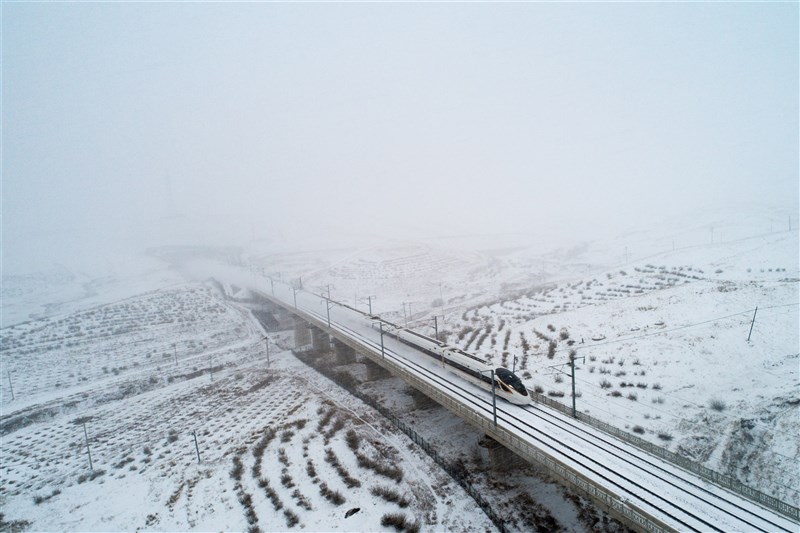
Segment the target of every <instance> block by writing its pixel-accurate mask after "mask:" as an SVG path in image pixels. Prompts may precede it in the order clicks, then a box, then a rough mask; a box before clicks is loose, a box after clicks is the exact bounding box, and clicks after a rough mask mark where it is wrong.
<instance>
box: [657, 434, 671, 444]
mask: <svg viewBox="0 0 800 533" xmlns="http://www.w3.org/2000/svg"><path fill="white" fill-rule="evenodd" d="M658 438H659V439H661V440H663V441H665V442H669V441H671V440H672V435H670V434H669V433H659V434H658Z"/></svg>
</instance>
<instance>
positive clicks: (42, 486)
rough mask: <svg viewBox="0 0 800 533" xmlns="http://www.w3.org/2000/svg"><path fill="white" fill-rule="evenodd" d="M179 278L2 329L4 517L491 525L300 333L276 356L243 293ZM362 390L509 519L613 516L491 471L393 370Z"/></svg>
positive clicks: (541, 483)
mask: <svg viewBox="0 0 800 533" xmlns="http://www.w3.org/2000/svg"><path fill="white" fill-rule="evenodd" d="M67 279H69V278H67ZM117 281H118V282H120V283H122V281H123V280H121V279H120V280H117ZM172 281H174V280H171V281H170V283H169V284H168V286H167V287H164V288H162V289H160V290H159V289H156V288H155V285H157V284H154V285H151V286H150V287H149V289H150V290H148V291H146V292H143V293H141V294H139V295H136V296H129V297H125V298H122V299H119V300H115V301H112V302H108V303H103V304H99V305H95V304H96V302H97V300H96V299H94V298H90V299H87V300H86V302H87V305H86V307H87V308H85V309H83V310H75V311H72V312H68V313H65V314H58V313H55V314H53V315H52V316H47V317H42V318H34V319H32V320H28V321H25V322H22V323H18V324H16V325H14V326H9V327H7V328H4V330H3V345H2V356H3V371H4V376H3V377H4V381H3V383H2V387H0V392H1V393H2V418H0V439H1V441H0V449H1V450H2V461H1V462H0V480H1V481H0V501H1V502H2V508H3V511H2V513H3V515H2V524H0V525H1V526H2V527H1V529H3V530H12V531H13V530H25V529H29V530H36V531H41V530H61V529H68V530H81V531H118V530H134V529H149V530H161V531H176V530H245V529H249V530H252V531H256V530H264V531H275V530H287V529H304V530H307V531H330V530H349V531H354V530H355V531H365V530H380V529H384V530H386V529H392V528H393V527H394V526H393V524H402V523H404V524H405V525H404V528H405V529H406V530H408V531H414V530H415V529H420V530H433V531H436V530H461V531H463V530H494V525H493V524H492V522H491V521H490V520H489V519H488V518H487V516H486V515H485V514H484V513H483V512H482V511H481V510H480V509H479V508H478V507H477V506H476V504H475V502H474V500H473V499H472V498H471V497H470V496H469V495H468V494H466V492H465V491H464V489H463V488H462V487H461V486H459V484H458V483H456V482H455V481H454V480H453V479H452V478H451V477H449V475H448V474H447V473H446V472H445V471H444V470H442V468H441V467H440V466H439V465H437V464H436V462H434V461H433V460H432V459H431V458H430V457H428V456H427V455H426V454H425V452H424V451H422V449H421V448H420V447H419V446H417V445H416V444H414V443H413V441H412V440H410V439H409V438H408V437H407V436H406V435H405V434H403V433H402V432H400V431H399V430H398V429H396V428H395V427H394V426H392V425H391V424H390V423H389V422H387V420H386V419H385V418H384V417H383V416H381V415H380V414H378V413H377V412H376V411H375V410H374V409H372V408H370V407H369V406H367V405H365V404H364V403H362V402H361V401H359V400H357V399H355V398H354V397H352V396H350V395H349V394H348V393H346V392H345V391H344V390H343V389H342V388H340V387H339V386H337V385H336V384H334V383H333V382H331V381H329V380H328V379H326V378H324V377H322V376H321V375H319V374H317V373H316V372H315V371H313V370H311V369H310V368H309V367H308V366H306V365H304V364H303V363H301V362H300V361H299V360H298V359H297V358H296V357H295V356H294V355H293V354H292V353H291V352H290V351H288V350H287V348H289V347H291V346H292V336H291V332H275V333H271V334H270V338H271V343H272V345H271V357H270V362H269V364H268V362H267V359H266V357H265V353H264V352H265V346H264V341H263V336H264V331H263V329H262V328H261V327H260V326H259V325H258V323H257V322H256V321H255V319H254V318H253V316H252V315H251V314H250V312H249V310H248V309H247V308H246V307H244V306H243V305H241V304H237V303H235V302H232V301H230V300H229V299H227V298H226V297H225V296H224V295H223V294H222V292H221V291H220V290H219V285H217V284H214V283H209V282H184V283H181V284H174V283H172ZM59 283H63V279H61V278H59V279H58V280H56V281H53V280H51V288H52V290H53V291H56V292H59V291H60V292H59V294H61V295H64V296H67V297H71V296H72V293H71V292H70V290H68V289H69V287H66V288H65V287H61V288H60V289H59ZM122 284H124V283H122ZM140 286H141V285H140ZM106 296H108V297H110V294H109V295H106ZM32 302H33V305H32V308H33V309H38V303H37V302H36V301H32ZM72 305H74V306H76V307H80V306H79V305H78V304H77V302H76V301H75V300H72ZM36 312H37V313H38V310H37V311H36ZM356 366H358V365H356ZM351 370H353V372H354V373H355V374H358V369H351ZM12 387H13V392H12ZM370 389H371V390H373V392H374V395H375V397H377V398H380V399H381V401H383V402H385V403H386V404H387V405H388V406H389V407H392V408H395V409H397V411H398V413H402V414H403V416H405V417H407V418H406V421H407V423H410V424H413V425H414V427H417V428H418V430H419V434H420V435H425V438H426V439H428V440H429V441H430V442H433V443H435V444H436V445H437V448H438V449H440V450H441V451H442V454H444V455H446V456H447V457H448V460H452V461H461V464H464V465H466V467H467V468H468V469H469V471H470V478H471V482H472V484H473V486H475V487H478V488H480V490H481V493H482V494H483V495H484V497H485V498H487V499H488V501H491V502H492V506H493V507H494V508H496V509H497V510H498V511H501V510H502V512H504V513H508V515H509V516H511V517H513V518H512V519H511V520H510V521H509V526H510V527H511V528H512V529H518V530H526V529H528V528H530V527H533V526H532V524H537V523H539V524H550V525H552V526H553V527H554V528H556V529H558V528H561V529H562V530H567V531H574V530H581V529H583V528H584V527H587V526H586V525H585V524H590V523H592V522H594V521H597V520H603V519H604V517H603V515H602V514H601V513H597V512H595V511H592V509H591V506H590V505H588V504H587V502H586V501H585V500H583V499H581V498H577V497H576V496H574V495H570V494H568V493H566V492H564V491H563V490H562V489H561V488H559V487H558V486H557V485H555V484H553V483H551V482H548V481H547V480H542V479H540V478H538V477H537V476H535V475H531V474H535V470H533V469H532V468H531V469H522V470H520V471H519V472H517V473H515V474H514V475H513V476H510V477H507V476H504V475H503V474H498V473H496V472H493V471H492V470H490V469H488V468H486V464H485V461H484V460H483V459H482V458H481V457H480V455H479V454H478V453H477V444H476V443H477V440H478V439H479V438H480V434H478V433H477V432H475V431H474V430H472V429H470V428H469V427H468V426H466V425H465V424H464V423H463V422H462V421H460V420H459V419H457V418H455V417H453V416H452V415H450V414H449V413H447V412H446V411H444V410H442V409H441V408H436V407H434V406H431V405H429V404H426V405H423V406H421V407H420V408H419V409H417V408H415V407H414V405H413V404H414V400H413V399H412V396H410V391H409V390H408V388H407V387H406V386H405V385H404V384H403V383H402V382H401V381H399V380H397V379H396V378H390V377H388V378H383V379H380V380H378V381H373V382H372V383H370V384H368V385H366V386H365V390H370ZM445 428H446V431H444V429H445ZM195 438H196V445H195ZM87 440H88V446H87ZM198 455H199V460H198ZM535 494H539V495H541V499H542V502H540V503H533V502H534V500H533V496H532V495H535ZM512 496H513V497H512ZM355 509H358V510H357V511H354V510H355ZM605 520H607V518H605ZM582 524H583V525H582Z"/></svg>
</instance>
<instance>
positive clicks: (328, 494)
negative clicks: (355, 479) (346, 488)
mask: <svg viewBox="0 0 800 533" xmlns="http://www.w3.org/2000/svg"><path fill="white" fill-rule="evenodd" d="M319 493H320V494H322V496H324V497H325V499H326V500H328V501H329V502H331V503H332V504H334V505H342V504H343V503H344V502H345V501H346V500H345V499H344V496H342V494H341V493H340V492H339V491H338V490H331V489H329V488H328V485H327V484H325V483H320V484H319Z"/></svg>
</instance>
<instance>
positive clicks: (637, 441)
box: [261, 293, 800, 531]
mask: <svg viewBox="0 0 800 533" xmlns="http://www.w3.org/2000/svg"><path fill="white" fill-rule="evenodd" d="M261 294H262V295H263V296H264V297H266V298H267V299H269V300H271V301H273V302H274V303H276V304H277V305H280V306H284V307H286V308H287V310H289V311H290V312H292V313H296V314H298V315H302V318H303V320H306V321H308V322H310V323H312V324H314V325H315V326H316V327H318V328H320V329H322V330H323V331H326V332H328V333H330V334H333V331H332V330H329V328H328V327H327V324H325V323H323V322H321V321H319V320H317V319H315V318H314V317H312V316H310V315H308V314H306V313H305V312H303V311H302V310H299V309H295V308H291V307H290V306H288V305H287V304H285V303H284V302H282V301H280V300H278V299H277V298H273V297H270V296H268V295H266V294H263V293H261ZM348 307H349V306H348ZM348 344H349V343H348ZM351 346H352V345H351ZM352 347H353V348H355V349H357V350H358V351H359V353H363V354H365V355H367V356H370V358H371V359H374V357H373V356H374V354H373V353H372V351H373V348H372V347H370V346H368V345H366V344H362V343H358V346H352ZM377 359H378V360H379V361H376V362H378V364H382V362H381V361H383V362H385V360H382V358H381V357H380V354H378V357H377ZM388 364H391V365H392V366H394V367H397V365H394V364H393V363H392V362H391V361H388ZM382 366H386V364H382ZM398 368H399V367H398ZM388 370H389V371H390V372H392V370H391V369H388ZM393 373H394V372H393ZM409 379H415V378H409ZM420 390H421V389H420ZM422 392H425V391H422ZM529 392H530V394H531V395H532V397H533V398H534V399H535V400H536V401H538V402H540V403H542V404H545V405H547V406H549V407H552V408H553V409H555V410H557V411H559V412H561V413H564V414H566V415H568V416H571V414H572V409H571V408H570V407H569V406H567V405H565V404H563V403H561V402H558V401H555V400H553V399H552V398H549V397H547V396H545V395H543V394H539V393H537V392H535V391H532V390H530V389H529ZM426 394H427V393H426ZM429 396H430V395H429ZM437 401H438V400H437ZM440 403H441V402H440ZM442 405H444V404H442ZM444 406H445V407H447V405H444ZM448 409H449V408H448ZM450 410H451V411H452V409H450ZM453 412H455V411H453ZM456 414H459V413H457V412H456ZM576 414H577V419H578V420H579V421H581V422H584V423H586V424H588V425H590V426H592V427H595V428H596V429H599V430H601V431H603V432H605V433H608V434H610V435H613V436H614V437H617V438H619V439H621V440H624V441H626V442H628V443H630V444H632V445H634V446H636V447H638V448H640V449H642V450H644V451H646V452H648V453H651V454H652V455H655V456H656V457H659V458H661V459H664V460H665V461H668V462H670V463H672V464H674V465H676V466H679V467H681V468H683V469H684V470H687V471H689V472H691V473H693V474H696V475H698V476H700V477H702V478H704V479H706V480H708V481H711V482H712V483H714V484H716V485H719V486H721V487H724V488H727V489H729V490H731V491H732V492H735V493H737V494H739V495H740V496H743V497H745V498H747V499H749V500H751V501H754V502H757V503H759V504H761V505H764V506H765V507H768V508H770V509H772V510H773V511H776V512H778V513H780V514H782V515H784V516H786V517H787V518H790V519H792V520H795V521H800V508H798V507H795V506H793V505H791V504H789V503H787V502H784V501H782V500H780V499H778V498H776V497H774V496H770V495H769V494H766V493H764V492H762V491H759V490H758V489H755V488H753V487H750V486H748V485H745V484H744V483H742V482H740V481H738V480H736V479H734V478H733V477H731V476H728V475H725V474H722V473H720V472H717V471H715V470H712V469H710V468H708V467H706V466H703V465H701V464H699V463H697V462H695V461H692V460H691V459H688V458H686V457H683V456H681V455H678V454H677V453H675V452H671V451H669V450H667V449H666V448H663V447H661V446H658V445H657V444H654V443H652V442H649V441H646V440H644V439H642V438H640V437H637V436H636V435H632V434H631V433H628V432H627V431H624V430H622V429H619V428H617V427H615V426H613V425H611V424H608V423H607V422H603V421H602V420H600V419H598V418H595V417H593V416H590V415H587V414H583V413H580V412H578V413H576ZM481 429H484V428H481ZM484 430H485V429H484ZM487 433H490V432H489V431H488V430H487ZM490 434H491V433H490ZM493 436H494V435H493ZM497 440H499V441H501V442H502V443H503V444H506V443H505V442H503V441H502V440H501V439H497ZM525 458H526V459H529V460H530V458H529V457H527V456H525ZM533 460H535V461H536V462H541V461H539V460H538V459H536V458H533ZM545 466H547V465H545ZM548 468H549V466H548ZM570 484H573V483H572V481H570ZM573 485H574V484H573ZM575 486H577V485H575ZM578 488H581V490H585V489H583V488H582V487H578ZM610 508H611V507H610ZM626 518H628V517H627V516H626ZM635 523H636V524H637V525H639V526H643V525H644V524H642V523H640V522H639V521H635ZM652 531H661V530H658V529H655V530H652Z"/></svg>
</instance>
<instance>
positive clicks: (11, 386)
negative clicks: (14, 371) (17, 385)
mask: <svg viewBox="0 0 800 533" xmlns="http://www.w3.org/2000/svg"><path fill="white" fill-rule="evenodd" d="M8 386H9V387H10V388H11V399H12V400H13V399H14V385H12V384H11V370H9V371H8Z"/></svg>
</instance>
